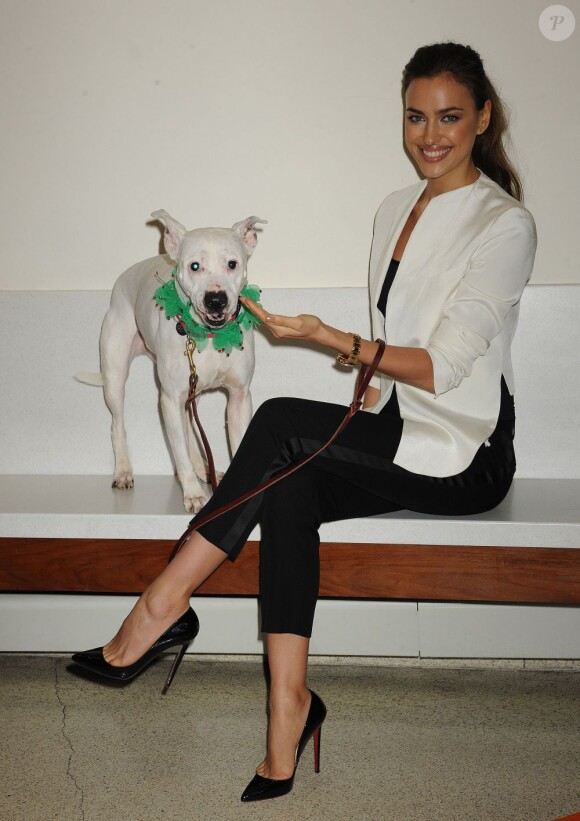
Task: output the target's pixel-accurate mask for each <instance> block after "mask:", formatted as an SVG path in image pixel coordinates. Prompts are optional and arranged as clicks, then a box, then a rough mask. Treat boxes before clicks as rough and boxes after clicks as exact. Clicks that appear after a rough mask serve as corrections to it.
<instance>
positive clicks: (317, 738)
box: [312, 727, 322, 773]
mask: <svg viewBox="0 0 580 821" xmlns="http://www.w3.org/2000/svg"><path fill="white" fill-rule="evenodd" d="M321 734H322V727H318V729H316V730H315V731H314V736H313V739H312V740H313V742H314V772H315V773H319V772H320V736H321Z"/></svg>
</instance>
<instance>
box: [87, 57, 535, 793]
mask: <svg viewBox="0 0 580 821" xmlns="http://www.w3.org/2000/svg"><path fill="white" fill-rule="evenodd" d="M403 94H404V99H405V145H406V148H407V150H408V152H409V153H410V155H411V158H412V160H413V162H414V163H415V165H416V166H417V169H418V171H419V173H420V174H421V176H422V177H423V179H422V181H421V182H419V183H416V184H415V185H412V186H410V187H408V188H405V189H403V190H401V191H396V192H395V193H393V194H391V195H390V196H389V197H387V199H386V200H385V201H384V202H383V204H382V205H381V207H380V209H379V211H378V213H377V217H376V220H375V228H374V237H373V244H372V251H371V264H370V277H371V278H370V295H371V308H372V320H373V334H374V336H375V337H378V336H380V337H381V338H383V339H385V340H386V343H387V345H386V348H385V350H384V353H383V356H382V358H381V361H380V364H379V366H378V371H379V372H380V373H379V375H378V376H376V377H375V379H374V382H373V383H372V386H371V387H369V389H368V390H367V394H366V396H365V409H366V411H367V412H365V413H358V414H357V415H356V416H355V417H354V418H353V419H352V421H351V422H350V424H349V426H348V427H347V428H346V429H345V431H344V432H343V433H342V434H341V435H340V438H339V439H337V440H336V442H335V443H334V444H333V445H332V446H331V447H330V448H328V449H327V450H326V451H325V452H324V453H323V454H322V455H320V456H318V457H316V458H315V459H314V460H313V461H312V462H311V463H310V464H308V465H307V466H305V467H304V468H302V469H301V470H299V471H297V472H296V473H295V474H294V475H292V476H291V477H289V478H286V479H284V480H283V481H282V482H280V483H279V484H277V485H275V486H273V487H272V488H271V489H269V490H267V491H265V492H263V493H262V494H260V495H259V496H257V497H255V498H254V499H252V500H251V501H249V502H246V503H244V504H243V505H241V506H240V507H238V508H236V509H235V510H232V511H230V512H228V513H226V514H224V515H222V516H220V517H219V518H217V519H215V520H214V521H213V522H210V523H209V524H206V525H203V526H201V528H200V530H199V531H196V532H194V533H193V535H192V536H191V538H190V539H189V540H188V541H187V543H186V544H185V545H184V547H183V548H182V549H181V551H180V552H179V553H178V554H177V556H176V557H175V558H174V560H173V561H172V562H171V563H170V564H169V565H168V567H167V568H166V569H165V570H164V571H163V573H162V574H161V575H160V576H159V577H158V578H157V579H156V580H155V581H154V582H153V583H152V584H151V586H150V587H149V588H148V589H147V590H146V591H145V593H144V594H143V596H142V597H141V598H140V600H139V601H138V603H137V604H136V605H135V607H134V609H133V610H132V612H131V613H130V614H129V616H128V617H127V619H126V620H125V622H124V623H123V625H122V626H121V628H120V630H119V632H118V633H117V635H116V636H115V637H114V638H113V640H112V641H110V642H109V644H107V645H106V646H105V647H104V648H98V649H97V650H95V651H88V652H87V653H80V654H77V655H76V656H75V657H74V659H75V660H76V661H77V662H79V663H81V664H83V665H84V666H86V667H89V668H91V669H93V670H96V671H97V672H100V673H102V674H104V675H109V676H112V677H116V678H129V677H131V676H132V675H135V674H136V673H137V672H140V671H141V669H143V667H144V666H146V664H147V663H148V662H149V661H150V660H151V659H152V658H154V657H155V656H156V655H157V654H158V653H159V652H160V650H161V649H163V648H164V647H167V646H173V645H183V647H182V649H183V650H184V649H185V647H186V646H187V643H188V642H189V641H190V640H191V638H193V636H194V635H195V634H196V632H197V619H196V617H195V614H194V613H193V611H191V610H190V609H189V598H190V595H191V593H192V592H193V591H194V590H195V589H196V588H197V587H198V586H199V585H200V584H201V583H202V582H203V581H204V579H206V578H207V576H209V575H210V574H211V573H212V572H213V571H214V570H215V569H216V568H217V567H218V566H219V565H220V564H221V562H222V561H223V560H224V559H225V558H226V556H229V558H230V559H233V558H235V556H236V555H237V554H238V552H239V551H240V550H241V549H242V547H243V545H244V543H245V541H246V538H247V537H248V535H249V533H250V532H251V530H252V529H253V528H254V526H255V524H256V523H257V522H259V523H260V525H261V535H262V543H261V563H260V587H261V613H262V629H263V632H264V633H265V635H266V645H267V652H268V661H269V667H270V674H271V685H270V693H269V726H268V744H267V754H266V757H265V759H264V760H263V761H262V762H261V764H260V765H259V766H258V768H257V773H256V776H255V777H254V778H253V779H252V781H251V782H250V784H249V785H248V787H247V788H246V790H245V792H244V794H243V796H242V800H244V801H254V800H263V799H266V798H271V797H275V796H278V795H283V794H284V793H286V792H289V791H290V790H291V789H292V786H293V782H294V774H295V770H296V766H297V763H298V759H299V757H300V755H301V753H302V750H303V748H304V746H305V744H306V742H307V741H308V740H309V739H310V737H312V736H314V740H315V742H316V741H318V740H319V733H320V727H321V724H322V722H323V721H324V718H325V715H326V710H325V707H324V704H323V703H322V701H321V699H320V698H319V697H318V696H317V695H316V694H314V693H312V692H311V691H310V690H308V688H307V686H306V668H307V660H308V644H309V637H310V634H311V630H312V621H313V617H314V608H315V605H316V598H317V593H318V544H319V541H318V527H319V525H320V523H321V522H323V521H332V520H336V519H345V518H349V517H355V516H367V515H373V514H378V513H384V512H388V511H394V510H400V509H403V508H407V509H411V510H415V511H419V512H424V513H431V514H433V513H436V514H446V515H461V514H473V513H478V512H482V511H485V510H489V509H491V508H493V507H495V506H496V505H497V504H499V502H501V500H502V499H503V498H504V496H505V495H506V493H507V491H508V489H509V487H510V484H511V481H512V478H513V475H514V471H515V457H514V452H513V435H514V404H513V398H512V396H513V374H512V368H511V360H510V344H511V339H512V336H513V332H514V330H515V326H516V323H517V314H518V302H519V299H520V296H521V293H522V291H523V288H524V286H525V284H526V282H527V280H528V279H529V276H530V274H531V271H532V266H533V260H534V255H535V248H536V232H535V225H534V220H533V218H532V216H531V214H530V213H529V212H528V211H527V210H526V209H525V208H524V207H523V206H522V205H521V204H520V200H521V186H520V183H519V180H518V178H517V175H516V174H515V172H514V170H513V169H512V166H511V165H510V163H509V160H508V159H507V157H506V155H505V152H504V149H503V145H502V134H503V132H504V131H505V128H506V121H505V116H504V113H503V108H502V104H501V101H500V100H499V98H498V96H497V93H496V92H495V90H494V88H493V86H492V84H491V83H490V81H489V79H488V78H487V77H486V74H485V71H484V68H483V65H482V62H481V59H480V57H479V55H478V54H477V53H476V52H475V51H473V49H471V48H470V47H469V46H462V45H458V44H455V43H438V44H434V45H430V46H425V47H423V48H420V49H418V51H417V52H416V53H415V55H414V56H413V58H412V59H411V61H410V62H409V63H408V64H407V66H406V67H405V71H404V74H403ZM397 268H398V269H399V270H398V271H397ZM244 304H245V305H246V306H247V307H248V308H249V309H251V310H252V311H253V312H254V313H255V314H257V315H258V316H259V317H260V318H261V319H262V320H263V321H264V323H265V325H266V326H267V328H268V329H269V330H270V331H271V332H272V333H273V334H274V336H276V337H282V338H285V337H288V338H292V339H305V340H308V341H309V342H311V343H316V344H319V345H322V346H324V347H327V348H330V349H331V350H332V351H334V352H335V353H337V354H338V355H339V357H340V358H341V360H342V361H343V363H344V362H346V363H347V364H356V362H360V363H364V364H369V363H370V362H371V361H372V360H373V357H374V355H375V352H376V351H377V345H376V343H375V342H372V341H370V340H361V339H360V337H358V336H357V335H356V334H352V333H347V332H344V331H341V330H338V329H336V328H333V327H331V326H329V325H327V324H325V323H324V322H322V320H320V319H319V318H318V317H315V316H311V315H306V314H303V315H300V316H297V317H285V316H274V315H271V314H268V313H267V312H266V311H264V310H262V309H261V308H260V307H259V306H257V305H256V304H255V303H252V302H251V301H250V300H244ZM344 412H345V409H344V408H343V407H341V406H338V405H333V404H327V403H322V402H309V401H307V400H298V399H282V398H280V399H273V400H270V401H268V402H266V403H264V404H263V405H262V406H261V407H260V408H259V410H258V411H257V413H256V414H255V416H254V419H253V421H252V423H251V425H250V427H249V429H248V431H247V433H246V436H245V437H244V440H243V442H242V444H241V446H240V448H239V450H238V452H237V453H236V455H235V457H234V459H233V460H232V464H231V466H230V468H229V470H228V471H227V473H226V475H225V476H224V478H223V480H222V482H221V484H220V486H219V487H218V489H217V491H216V493H215V494H214V496H213V497H212V499H211V500H210V502H209V503H208V504H207V505H206V506H205V508H204V509H203V511H201V513H200V514H199V516H201V515H205V514H207V513H208V512H210V511H211V510H212V509H215V508H217V507H219V506H221V505H224V504H226V503H227V502H229V501H232V500H233V499H235V498H236V497H238V496H239V495H241V494H242V493H243V492H244V491H246V490H248V489H249V488H251V487H254V486H255V485H257V484H259V483H260V482H261V481H263V480H264V479H265V478H268V477H269V476H272V475H273V474H274V473H276V472H277V471H279V470H280V469H281V468H283V467H285V466H286V465H288V464H289V463H290V462H292V461H294V460H298V459H301V458H303V457H304V456H305V455H307V454H309V453H312V452H314V450H316V448H317V447H319V446H320V444H322V443H323V442H325V441H326V440H327V439H328V437H329V436H330V434H331V433H332V432H333V431H334V430H335V428H336V427H337V426H338V424H339V422H340V420H341V419H342V417H343V415H344ZM164 631H167V632H165V633H164ZM162 634H163V635H162ZM159 636H161V639H159ZM180 658H181V655H180V656H178V659H177V662H176V663H177V664H178V663H179V660H180ZM315 749H316V748H315Z"/></svg>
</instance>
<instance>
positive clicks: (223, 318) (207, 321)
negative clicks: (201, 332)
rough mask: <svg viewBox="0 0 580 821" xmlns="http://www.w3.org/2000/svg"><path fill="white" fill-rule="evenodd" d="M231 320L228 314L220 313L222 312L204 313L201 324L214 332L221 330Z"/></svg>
mask: <svg viewBox="0 0 580 821" xmlns="http://www.w3.org/2000/svg"><path fill="white" fill-rule="evenodd" d="M230 319H231V315H230V314H226V313H222V312H214V313H212V314H208V313H204V314H202V320H203V324H204V325H207V327H208V328H213V329H214V330H218V329H219V328H223V327H224V325H225V324H226V323H227V322H229V321H230Z"/></svg>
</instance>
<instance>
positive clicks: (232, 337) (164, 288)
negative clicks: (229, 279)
mask: <svg viewBox="0 0 580 821" xmlns="http://www.w3.org/2000/svg"><path fill="white" fill-rule="evenodd" d="M176 272H177V268H174V269H173V271H172V272H171V279H170V280H169V282H165V283H163V284H162V285H161V287H159V288H158V289H157V290H156V291H155V294H154V299H155V302H156V303H157V305H158V306H159V307H160V308H162V309H163V310H164V311H165V313H166V314H167V318H168V319H173V318H174V317H175V318H176V319H177V321H178V324H179V323H181V325H182V327H183V328H184V331H185V333H186V334H187V336H189V337H191V338H192V339H194V340H195V346H196V348H197V350H198V351H203V350H204V349H205V348H206V347H207V343H208V339H211V340H212V342H213V346H214V348H215V349H216V351H219V352H220V353H225V354H226V355H227V356H229V355H230V354H231V352H232V350H233V349H234V348H240V350H241V349H242V348H243V343H244V334H243V331H249V330H250V328H253V327H254V326H258V325H261V324H262V323H261V321H260V320H259V319H258V317H256V316H254V314H253V313H251V311H248V310H247V309H246V308H244V306H243V305H239V306H238V313H237V316H235V317H232V319H230V321H229V322H227V323H226V324H225V325H224V327H223V328H219V329H218V330H212V329H211V328H208V327H207V326H206V325H202V324H201V323H200V322H196V321H195V319H193V317H192V316H191V313H190V310H189V309H190V307H191V302H190V303H189V304H188V303H185V302H184V301H183V300H182V299H181V297H180V296H179V294H178V293H177V288H176V287H175V274H176ZM260 293H261V292H260V289H259V288H258V286H257V285H245V286H244V287H243V288H242V290H241V295H242V296H247V297H249V298H250V299H251V300H253V301H254V302H258V300H259V299H260ZM258 304H260V303H259V302H258Z"/></svg>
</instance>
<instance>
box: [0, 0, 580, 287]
mask: <svg viewBox="0 0 580 821" xmlns="http://www.w3.org/2000/svg"><path fill="white" fill-rule="evenodd" d="M567 4H568V6H569V7H570V8H571V9H572V10H574V11H575V14H576V18H577V21H578V27H577V30H576V32H575V33H574V34H573V35H572V36H571V37H570V38H569V39H567V40H565V41H562V42H553V41H550V40H548V39H546V38H545V37H544V36H543V35H542V34H541V32H540V30H539V27H538V18H539V15H540V13H541V11H542V10H543V9H544V7H545V6H546V5H548V3H547V2H545V0H542V1H541V2H536V0H534V1H533V2H531V0H513V2H511V3H510V4H506V3H505V2H504V0H486V2H485V3H481V2H475V0H468V2H465V0H440V2H438V3H428V2H425V0H409V2H407V3H403V2H401V1H400V0H292V2H290V0H243V2H240V0H211V2H208V0H49V1H48V2H47V0H18V2H17V1H16V0H0V9H1V12H2V25H1V27H0V110H1V111H2V115H3V123H4V125H3V128H2V150H1V152H0V174H1V179H2V185H1V187H0V221H1V224H2V226H3V228H4V238H3V242H2V246H1V251H0V254H1V257H0V263H1V264H0V288H3V289H6V290H18V289H22V290H77V289H79V290H87V289H96V290H100V289H108V288H110V287H111V285H112V283H113V281H114V280H115V278H116V276H117V275H118V274H119V273H120V272H121V271H122V270H124V268H126V267H127V266H128V265H129V264H131V263H133V262H134V261H136V260H138V259H141V258H144V257H147V256H151V255H153V254H155V253H157V249H158V239H159V236H158V233H157V230H156V229H154V228H152V227H147V225H146V223H147V220H148V215H149V213H150V212H151V211H153V210H154V209H157V208H166V209H167V210H168V211H170V212H171V213H172V214H173V215H174V216H176V217H177V218H178V219H180V220H181V221H183V222H184V223H185V224H186V225H187V226H188V227H190V228H193V227H198V226H202V225H231V224H232V223H233V222H234V221H236V220H238V219H241V218H243V217H245V216H248V215H250V214H258V215H259V216H261V217H264V218H266V219H268V220H269V221H270V224H269V225H268V226H267V227H266V228H265V230H264V233H263V236H262V238H261V242H260V245H261V247H260V248H259V249H258V252H257V253H256V255H255V258H254V259H253V260H252V265H251V274H250V279H251V280H253V281H255V282H258V283H259V284H260V285H262V286H263V287H268V288H272V287H291V286H301V287H309V286H321V287H322V286H333V285H339V286H360V285H364V284H365V283H366V275H367V266H368V252H369V245H370V240H371V230H372V220H373V216H374V213H375V211H376V208H377V207H378V205H379V203H380V201H381V200H382V198H383V197H384V196H385V195H386V194H387V193H388V192H389V191H391V190H394V189H396V188H400V187H403V186H405V185H408V184H411V183H412V182H415V181H416V179H417V177H416V174H415V171H414V168H413V166H412V165H411V163H410V161H409V160H408V159H407V157H406V155H405V153H404V151H403V145H402V106H401V100H400V77H401V71H402V68H403V66H404V64H405V63H406V62H407V60H408V59H409V58H410V56H411V55H412V53H413V52H414V50H415V49H416V48H417V47H418V46H420V45H423V44H426V43H429V42H436V41H438V40H445V39H455V40H458V41H460V42H464V43H469V44H471V45H472V46H473V47H474V48H476V49H477V50H478V51H480V53H481V55H482V57H483V58H484V61H485V64H486V66H487V69H488V72H489V74H490V76H491V77H492V79H494V80H495V81H497V84H498V86H499V89H500V92H501V93H502V95H503V97H504V99H505V101H506V103H507V104H508V106H509V108H510V109H511V114H512V135H513V140H514V145H515V147H516V148H517V150H514V152H513V157H514V159H515V160H516V162H517V164H518V165H519V168H520V170H521V172H522V176H523V179H524V184H525V190H526V195H527V196H526V205H527V206H528V207H529V208H530V210H531V211H532V213H533V214H534V216H535V217H536V222H537V225H538V233H539V248H538V255H537V260H536V272H535V277H534V281H535V282H538V283H539V282H580V270H579V266H578V265H577V256H576V254H575V253H574V254H573V253H572V236H573V230H576V226H575V222H576V219H577V216H578V212H579V207H578V206H579V204H580V198H579V197H580V195H579V193H578V192H579V191H580V171H579V166H580V163H579V150H578V145H579V143H580V127H579V124H580V113H579V110H578V106H577V105H576V99H577V89H576V86H577V81H578V77H579V68H580V49H579V48H578V38H579V36H580V7H579V4H578V0H567Z"/></svg>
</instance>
